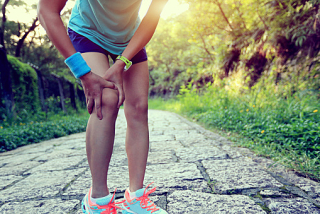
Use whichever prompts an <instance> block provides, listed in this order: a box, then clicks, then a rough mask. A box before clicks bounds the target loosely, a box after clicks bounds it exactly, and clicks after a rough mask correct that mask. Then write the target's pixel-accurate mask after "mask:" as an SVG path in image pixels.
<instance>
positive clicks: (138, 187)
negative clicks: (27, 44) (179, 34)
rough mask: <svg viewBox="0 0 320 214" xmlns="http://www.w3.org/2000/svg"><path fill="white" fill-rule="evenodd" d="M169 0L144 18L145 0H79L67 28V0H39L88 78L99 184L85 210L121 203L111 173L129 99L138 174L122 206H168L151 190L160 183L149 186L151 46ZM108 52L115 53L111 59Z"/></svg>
mask: <svg viewBox="0 0 320 214" xmlns="http://www.w3.org/2000/svg"><path fill="white" fill-rule="evenodd" d="M166 1H167V0H152V3H151V5H150V7H149V10H148V12H147V14H146V16H145V17H144V18H143V19H142V21H141V22H140V19H139V16H138V12H139V9H140V5H141V0H76V3H75V6H74V7H73V10H72V14H71V17H70V20H69V24H68V33H67V31H66V29H65V27H64V24H63V22H62V20H61V17H60V12H61V10H62V9H63V7H64V6H65V4H66V2H67V0H39V4H38V17H39V20H40V23H41V24H42V26H43V27H44V29H45V30H46V32H47V34H48V36H49V38H50V40H51V41H52V43H53V44H54V45H55V47H56V48H57V49H58V50H59V52H60V53H61V54H62V56H63V57H64V58H65V59H66V60H65V63H66V64H67V65H68V66H69V68H70V70H71V71H72V72H73V74H74V76H75V77H76V78H80V80H81V83H82V86H83V88H84V93H85V96H86V101H87V109H88V112H89V113H90V118H89V121H88V125H87V130H86V150H87V158H88V162H89V166H90V171H91V175H92V187H91V188H90V190H89V191H88V193H87V194H86V196H85V197H84V198H83V200H82V206H81V207H82V210H83V212H84V213H105V214H106V213H117V209H119V208H120V207H119V206H120V205H117V204H118V203H115V201H114V194H113V195H112V194H110V192H109V189H108V186H107V175H108V167H109V162H110V158H111V155H112V150H113V143H114V135H115V121H116V118H117V115H118V110H119V107H120V106H121V105H122V104H124V112H125V116H126V119H127V133H126V142H125V144H126V152H127V157H128V168H129V180H130V182H129V187H128V189H127V190H126V191H125V195H124V198H125V200H124V201H123V202H121V203H122V204H121V206H122V207H121V208H120V209H122V213H137V214H151V213H153V214H164V213H167V212H166V211H164V210H162V209H161V208H159V207H157V206H156V205H155V204H154V203H153V202H152V201H151V200H150V198H149V197H148V195H149V194H150V193H151V192H153V191H155V188H153V189H152V190H151V191H149V192H147V191H146V190H147V188H148V186H147V187H146V188H145V189H144V188H143V180H144V175H145V170H146V164H147V157H148V150H149V131H148V87H149V71H148V63H147V55H146V51H145V48H144V47H145V45H146V44H147V43H148V42H149V41H150V39H151V37H152V35H153V34H154V31H155V29H156V26H157V23H158V21H159V18H160V13H161V11H162V9H163V7H164V5H165V4H166ZM108 56H110V57H111V58H112V59H113V61H114V63H113V65H112V66H111V67H110V66H109V60H108ZM124 100H125V101H124ZM114 192H115V191H114Z"/></svg>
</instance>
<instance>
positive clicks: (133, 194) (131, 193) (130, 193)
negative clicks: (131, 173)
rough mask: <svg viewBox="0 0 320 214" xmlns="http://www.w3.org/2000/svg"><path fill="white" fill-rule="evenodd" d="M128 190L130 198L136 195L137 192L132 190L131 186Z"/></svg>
mask: <svg viewBox="0 0 320 214" xmlns="http://www.w3.org/2000/svg"><path fill="white" fill-rule="evenodd" d="M128 192H129V196H130V199H133V198H135V197H136V192H130V189H129V188H128Z"/></svg>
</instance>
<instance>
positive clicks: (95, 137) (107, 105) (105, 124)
mask: <svg viewBox="0 0 320 214" xmlns="http://www.w3.org/2000/svg"><path fill="white" fill-rule="evenodd" d="M82 56H83V58H84V59H85V61H86V62H87V64H88V65H89V67H90V68H91V69H92V72H94V73H95V74H97V75H100V76H102V75H104V74H105V72H106V71H107V69H108V68H109V60H108V58H107V57H106V56H105V55H104V54H102V53H96V52H89V53H83V54H82ZM101 102H102V115H103V119H102V120H99V119H98V117H97V114H96V111H95V110H94V111H93V112H92V114H91V115H90V118H89V121H88V125H87V133H86V134H87V135H86V148H87V157H88V162H89V166H90V170H91V175H92V197H93V198H100V197H104V196H106V195H108V194H109V190H108V187H107V182H106V181H107V174H108V168H109V162H110V158H111V155H112V150H113V143H114V135H115V121H116V118H117V115H118V109H117V103H118V92H117V90H113V89H109V88H106V89H103V93H102V100H101ZM94 109H95V108H94Z"/></svg>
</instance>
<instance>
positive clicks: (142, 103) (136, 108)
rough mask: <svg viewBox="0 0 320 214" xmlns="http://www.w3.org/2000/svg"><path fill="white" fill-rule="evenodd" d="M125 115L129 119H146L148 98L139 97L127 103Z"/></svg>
mask: <svg viewBox="0 0 320 214" xmlns="http://www.w3.org/2000/svg"><path fill="white" fill-rule="evenodd" d="M125 115H126V117H127V119H129V120H130V119H134V120H145V119H146V118H147V116H148V99H137V100H135V101H134V102H132V103H126V106H125Z"/></svg>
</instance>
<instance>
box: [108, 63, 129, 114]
mask: <svg viewBox="0 0 320 214" xmlns="http://www.w3.org/2000/svg"><path fill="white" fill-rule="evenodd" d="M124 66H125V63H124V62H123V61H121V60H117V61H116V62H115V63H114V64H113V65H112V66H111V67H110V68H109V69H108V70H107V72H106V74H105V75H104V76H103V78H104V79H105V80H107V81H110V82H112V83H113V84H114V85H115V87H116V89H117V90H118V92H119V102H118V108H120V106H121V105H122V103H123V102H124V99H125V96H124V91H123V79H122V73H123V70H124Z"/></svg>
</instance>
